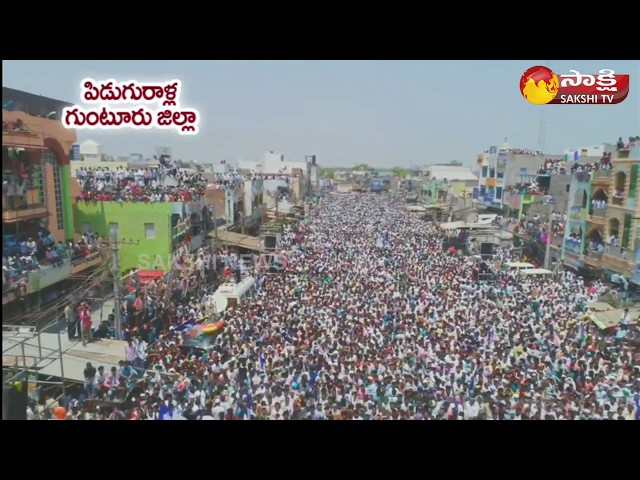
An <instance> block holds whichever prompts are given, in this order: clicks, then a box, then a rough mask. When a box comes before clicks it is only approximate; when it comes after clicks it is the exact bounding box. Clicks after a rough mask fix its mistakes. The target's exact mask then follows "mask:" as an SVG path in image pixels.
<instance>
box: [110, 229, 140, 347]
mask: <svg viewBox="0 0 640 480" xmlns="http://www.w3.org/2000/svg"><path fill="white" fill-rule="evenodd" d="M139 243H140V242H137V241H135V242H134V241H132V240H129V241H119V240H118V232H117V230H114V231H113V233H112V239H111V263H112V265H111V270H112V274H113V303H114V312H113V319H114V323H115V325H114V326H115V329H116V340H122V300H123V294H122V278H121V276H120V248H119V245H138V244H139Z"/></svg>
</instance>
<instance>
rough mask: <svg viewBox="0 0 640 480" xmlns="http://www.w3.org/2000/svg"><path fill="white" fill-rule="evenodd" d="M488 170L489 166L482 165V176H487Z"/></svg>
mask: <svg viewBox="0 0 640 480" xmlns="http://www.w3.org/2000/svg"><path fill="white" fill-rule="evenodd" d="M488 170H489V167H482V178H485V177H486V176H487V171H488Z"/></svg>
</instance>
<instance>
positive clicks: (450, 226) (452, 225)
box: [439, 222, 467, 230]
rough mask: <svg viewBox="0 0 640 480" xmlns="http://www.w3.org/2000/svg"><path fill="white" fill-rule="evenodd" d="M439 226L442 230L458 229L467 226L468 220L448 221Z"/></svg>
mask: <svg viewBox="0 0 640 480" xmlns="http://www.w3.org/2000/svg"><path fill="white" fill-rule="evenodd" d="M439 226H440V228H441V229H442V230H456V229H458V228H464V227H466V226H467V222H448V223H441V224H440V225H439Z"/></svg>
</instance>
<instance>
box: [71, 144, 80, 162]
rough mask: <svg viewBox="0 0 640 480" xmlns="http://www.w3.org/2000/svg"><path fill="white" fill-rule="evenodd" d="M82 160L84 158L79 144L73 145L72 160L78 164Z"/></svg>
mask: <svg viewBox="0 0 640 480" xmlns="http://www.w3.org/2000/svg"><path fill="white" fill-rule="evenodd" d="M81 159H82V157H81V156H80V145H78V144H77V143H76V144H74V145H71V160H72V161H74V162H77V161H79V160H81Z"/></svg>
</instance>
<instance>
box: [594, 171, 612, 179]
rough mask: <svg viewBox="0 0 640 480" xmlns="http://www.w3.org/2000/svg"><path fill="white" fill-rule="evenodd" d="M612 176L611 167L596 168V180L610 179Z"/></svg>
mask: <svg viewBox="0 0 640 480" xmlns="http://www.w3.org/2000/svg"><path fill="white" fill-rule="evenodd" d="M609 178H611V169H606V170H602V169H600V170H596V172H595V175H594V180H600V179H607V180H608V179H609Z"/></svg>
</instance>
